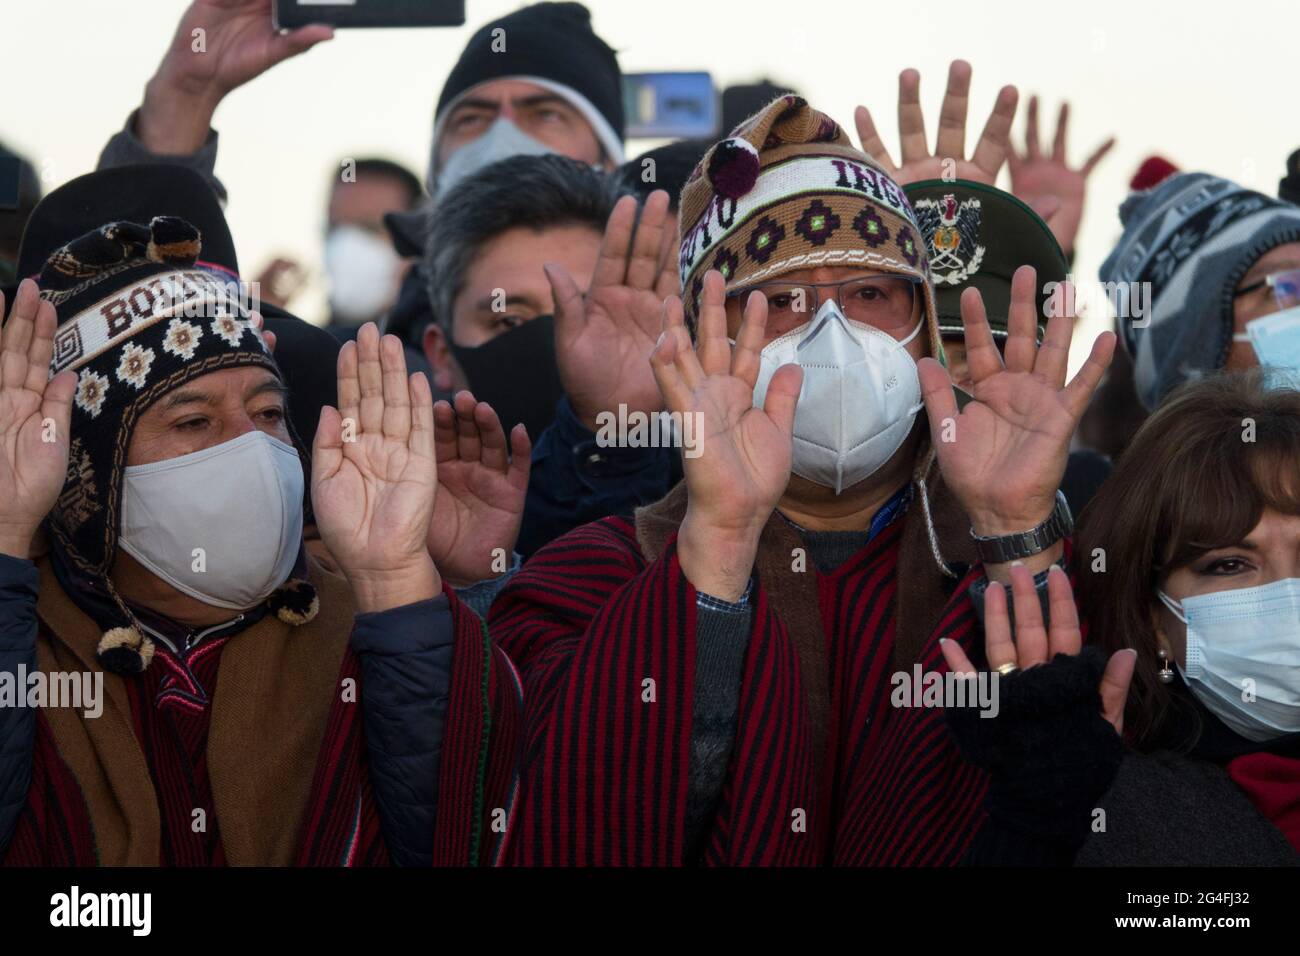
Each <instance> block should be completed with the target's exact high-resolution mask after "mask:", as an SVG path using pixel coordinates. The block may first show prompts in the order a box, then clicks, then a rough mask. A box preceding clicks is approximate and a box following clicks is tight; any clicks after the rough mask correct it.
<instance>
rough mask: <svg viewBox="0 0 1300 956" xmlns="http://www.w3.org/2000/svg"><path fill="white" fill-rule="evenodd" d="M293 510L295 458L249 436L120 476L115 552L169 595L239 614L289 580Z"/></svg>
mask: <svg viewBox="0 0 1300 956" xmlns="http://www.w3.org/2000/svg"><path fill="white" fill-rule="evenodd" d="M302 508H303V475H302V465H301V463H300V462H299V459H298V452H297V451H296V450H294V448H293V446H291V445H286V444H285V443H284V442H282V441H280V440H279V439H276V438H272V437H271V436H270V435H267V434H266V433H265V432H260V431H251V432H248V433H246V434H243V435H240V436H239V437H238V438H234V439H231V440H230V441H228V442H223V443H222V444H220V445H213V446H212V447H211V448H205V449H203V450H202V451H196V452H193V453H192V454H189V455H181V456H180V457H179V458H169V459H167V460H166V461H158V462H154V463H153V464H149V465H131V466H128V467H127V468H126V469H124V470H123V472H122V531H121V535H120V536H119V543H120V544H121V547H122V550H123V551H125V552H126V553H127V554H129V555H131V557H133V558H135V559H136V560H137V561H139V562H140V564H142V565H143V566H144V567H145V568H146V569H148V570H149V571H151V572H152V573H153V574H155V575H157V576H158V577H160V578H162V579H163V580H164V581H166V582H167V583H168V584H170V585H171V586H172V587H174V588H176V589H177V590H178V591H181V592H183V593H185V594H188V595H189V596H190V597H192V598H195V599H196V600H199V601H202V602H203V603H204V604H211V605H213V606H215V607H224V608H230V609H231V610H240V611H242V610H245V609H247V608H251V607H256V606H257V605H258V604H260V603H262V601H264V600H266V598H267V597H269V596H270V595H271V592H273V591H274V590H275V589H276V588H278V587H279V586H280V585H281V584H283V583H284V582H285V581H286V580H287V579H288V578H289V575H290V573H291V572H292V571H293V566H294V562H295V561H296V560H297V557H298V549H299V547H300V546H301V543H302ZM200 549H201V550H200Z"/></svg>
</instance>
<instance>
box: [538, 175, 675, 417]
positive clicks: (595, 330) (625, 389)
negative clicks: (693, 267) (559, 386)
mask: <svg viewBox="0 0 1300 956" xmlns="http://www.w3.org/2000/svg"><path fill="white" fill-rule="evenodd" d="M636 210H637V202H636V198H635V197H633V196H624V197H623V198H622V199H620V200H619V201H618V203H617V204H616V205H615V206H614V211H613V212H612V213H611V214H610V217H609V222H608V224H607V225H606V227H605V240H604V242H603V243H602V244H601V247H600V256H599V258H598V259H597V260H596V270H595V272H594V273H593V274H592V277H591V288H590V289H588V290H587V293H586V295H583V293H582V292H581V290H579V289H578V286H577V284H576V283H575V282H574V281H573V279H572V277H571V276H570V275H569V274H568V273H567V272H565V271H564V269H563V268H562V267H560V266H557V265H552V264H548V265H547V266H546V276H547V278H548V279H549V280H550V283H551V289H552V292H553V293H554V296H555V346H556V348H555V351H556V360H557V362H558V364H559V367H560V380H561V382H563V383H564V391H565V394H567V395H568V396H569V402H570V403H571V404H572V405H573V410H574V412H575V413H576V414H577V416H578V418H579V420H581V421H582V423H583V424H584V425H586V426H587V427H588V428H589V429H591V430H592V431H595V430H596V426H597V421H596V416H597V415H598V414H600V413H601V412H603V411H610V412H614V413H617V411H618V406H619V405H620V404H624V405H626V406H627V408H628V411H629V412H634V411H639V412H645V413H646V414H652V413H654V412H657V411H659V410H661V409H662V408H663V398H662V396H661V395H660V394H659V389H658V387H657V386H656V385H655V380H654V376H653V375H652V374H651V372H650V366H649V365H648V364H647V362H646V358H647V357H648V356H649V354H650V350H651V349H653V348H654V344H655V339H656V337H658V335H659V332H660V328H661V321H662V320H661V316H662V307H663V302H664V299H666V298H667V297H668V296H670V295H675V294H676V293H677V292H678V291H679V290H678V285H679V280H678V278H677V269H676V258H675V256H674V255H673V252H674V250H675V248H676V241H677V229H676V221H675V219H674V218H673V217H672V216H670V215H669V214H668V193H666V192H664V191H663V190H661V189H657V190H655V191H654V192H653V193H651V194H650V197H649V198H648V199H647V200H646V202H645V208H644V209H643V210H642V212H641V221H640V223H639V224H638V223H637V222H636ZM634 227H635V238H634V237H633V230H634Z"/></svg>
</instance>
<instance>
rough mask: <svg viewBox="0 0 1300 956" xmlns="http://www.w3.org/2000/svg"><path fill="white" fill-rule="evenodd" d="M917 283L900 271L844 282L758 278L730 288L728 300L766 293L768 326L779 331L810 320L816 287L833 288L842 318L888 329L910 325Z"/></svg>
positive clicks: (816, 303)
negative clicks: (759, 281)
mask: <svg viewBox="0 0 1300 956" xmlns="http://www.w3.org/2000/svg"><path fill="white" fill-rule="evenodd" d="M920 284H921V279H919V278H917V277H916V276H901V275H890V276H863V277H861V278H858V279H846V280H844V281H843V282H761V283H759V284H757V285H752V286H748V287H746V288H744V289H737V290H735V291H733V292H729V293H728V294H727V300H728V302H731V301H737V300H741V299H742V298H747V297H748V296H749V293H751V292H754V291H758V292H762V293H763V295H764V296H766V297H767V321H768V329H769V331H777V332H778V333H782V332H786V331H789V330H790V329H792V328H795V327H797V326H799V325H803V324H804V323H805V322H808V321H810V320H811V319H812V317H813V316H814V315H816V314H817V310H818V309H819V308H820V307H821V302H822V296H821V292H820V291H819V290H821V289H834V290H835V292H834V295H835V301H836V302H837V303H838V305H839V307H840V311H841V312H843V313H844V317H845V318H847V319H851V320H852V321H854V322H861V323H863V324H864V325H871V326H875V327H876V328H880V329H886V330H888V329H897V328H899V327H903V326H908V325H911V323H912V310H913V308H914V306H915V304H916V295H917V286H919V285H920Z"/></svg>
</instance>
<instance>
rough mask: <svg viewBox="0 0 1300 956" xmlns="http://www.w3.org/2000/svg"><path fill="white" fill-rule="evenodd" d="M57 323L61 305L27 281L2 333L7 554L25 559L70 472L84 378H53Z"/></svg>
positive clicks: (1, 519) (1, 522)
mask: <svg viewBox="0 0 1300 956" xmlns="http://www.w3.org/2000/svg"><path fill="white" fill-rule="evenodd" d="M3 314H4V296H3V295H0V315H3ZM56 324H57V320H56V318H55V314H54V307H53V306H52V305H50V304H49V303H48V302H42V301H41V299H40V293H39V291H38V290H37V288H36V283H35V282H32V281H31V280H30V279H29V280H26V281H24V282H23V283H22V285H20V286H19V287H18V294H17V296H16V298H15V300H14V308H13V314H12V315H11V316H10V317H9V320H8V321H7V322H6V323H5V326H4V329H3V333H2V334H0V553H6V554H13V555H15V556H17V557H26V556H27V551H26V548H27V545H28V544H29V543H30V541H31V537H32V535H33V534H34V533H35V532H36V529H37V528H38V527H39V526H40V523H41V521H43V520H44V518H45V516H46V514H48V513H49V511H50V509H51V508H52V507H54V502H55V500H56V499H57V498H58V496H59V491H60V489H62V487H63V482H64V479H65V477H66V476H67V471H68V448H69V434H68V432H69V426H70V422H71V418H72V394H73V390H74V388H75V387H76V380H77V377H76V376H75V375H74V374H73V373H72V372H60V373H59V374H58V375H56V376H55V377H54V378H53V379H50V377H49V372H50V359H51V357H52V356H53V354H54V328H55V325H56ZM19 552H21V553H19Z"/></svg>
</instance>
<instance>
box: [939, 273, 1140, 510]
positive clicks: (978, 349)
mask: <svg viewBox="0 0 1300 956" xmlns="http://www.w3.org/2000/svg"><path fill="white" fill-rule="evenodd" d="M1035 290H1036V277H1035V274H1034V270H1033V268H1032V267H1030V266H1022V267H1021V268H1020V269H1018V270H1016V274H1015V276H1014V277H1013V278H1012V284H1011V306H1010V309H1009V311H1008V316H1007V318H1008V336H1007V341H1006V346H1005V353H1006V354H1005V361H1004V359H1003V357H1002V356H1001V355H1000V354H999V352H998V348H997V345H996V344H995V343H994V341H993V335H992V333H991V332H990V330H989V325H988V318H987V316H986V315H985V312H984V304H983V301H982V300H981V298H980V294H979V292H978V290H975V289H967V290H966V291H965V292H964V293H963V294H962V298H961V313H962V324H963V325H964V327H965V336H966V356H967V361H968V363H969V367H970V374H971V380H972V382H973V383H974V384H973V394H974V397H975V401H973V402H971V403H969V404H968V405H967V406H966V407H965V409H963V410H962V411H961V412H960V413H959V412H958V411H957V403H956V398H955V396H954V395H953V391H952V383H951V382H950V380H949V378H948V373H947V372H946V371H945V370H944V369H943V367H942V366H941V365H939V363H938V362H936V361H934V360H933V359H922V360H921V362H920V363H919V366H918V368H919V371H920V375H921V387H922V390H923V392H924V394H925V406H926V413H927V415H928V416H929V420H930V431H931V435H932V437H933V441H934V445H935V449H936V452H937V454H938V456H939V467H940V469H941V470H942V471H943V476H944V481H945V482H946V483H947V484H948V486H949V487H950V488H952V490H953V493H954V494H955V495H956V496H957V497H958V499H959V500H960V501H961V503H962V504H963V506H965V509H966V513H967V514H968V515H969V516H970V518H971V521H972V524H973V525H974V527H975V529H976V531H977V532H978V533H980V534H984V535H994V534H1006V533H1011V532H1013V531H1023V530H1025V529H1026V528H1032V527H1034V526H1035V525H1037V524H1038V523H1039V522H1041V521H1043V520H1045V519H1046V518H1047V516H1048V515H1049V514H1051V512H1052V508H1053V507H1054V503H1055V499H1056V491H1057V489H1058V488H1059V487H1060V482H1061V477H1062V475H1063V474H1064V473H1065V464H1066V459H1067V457H1068V455H1069V449H1070V437H1071V436H1072V435H1073V434H1074V429H1075V426H1076V425H1077V424H1078V421H1079V418H1080V417H1081V416H1082V415H1083V412H1084V410H1085V409H1086V408H1087V405H1088V401H1089V399H1090V398H1091V396H1092V393H1093V391H1094V390H1095V389H1096V387H1097V383H1098V382H1100V381H1101V377H1102V375H1103V374H1104V373H1105V371H1106V368H1107V366H1109V364H1110V358H1111V355H1112V354H1113V352H1114V348H1115V336H1114V334H1113V333H1111V332H1103V333H1102V334H1101V335H1099V336H1098V337H1097V340H1096V341H1095V342H1094V343H1093V346H1092V352H1091V354H1090V355H1089V356H1088V360H1087V362H1085V363H1084V366H1083V368H1081V369H1080V370H1079V373H1078V374H1077V375H1076V376H1075V377H1074V379H1073V380H1072V381H1071V382H1070V383H1069V384H1068V385H1067V384H1065V376H1066V370H1067V365H1068V362H1069V355H1070V338H1071V334H1072V326H1073V321H1074V317H1073V316H1071V315H1068V314H1066V312H1065V311H1064V309H1062V308H1057V307H1053V309H1052V316H1051V317H1050V319H1049V320H1048V324H1047V331H1046V333H1045V334H1044V337H1043V343H1042V345H1041V346H1039V345H1037V344H1036V338H1037V335H1036V332H1037V322H1036V311H1037V302H1038V299H1037V295H1036V291H1035ZM1064 299H1065V296H1059V297H1057V299H1056V300H1055V301H1056V302H1060V301H1062V300H1064Z"/></svg>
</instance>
